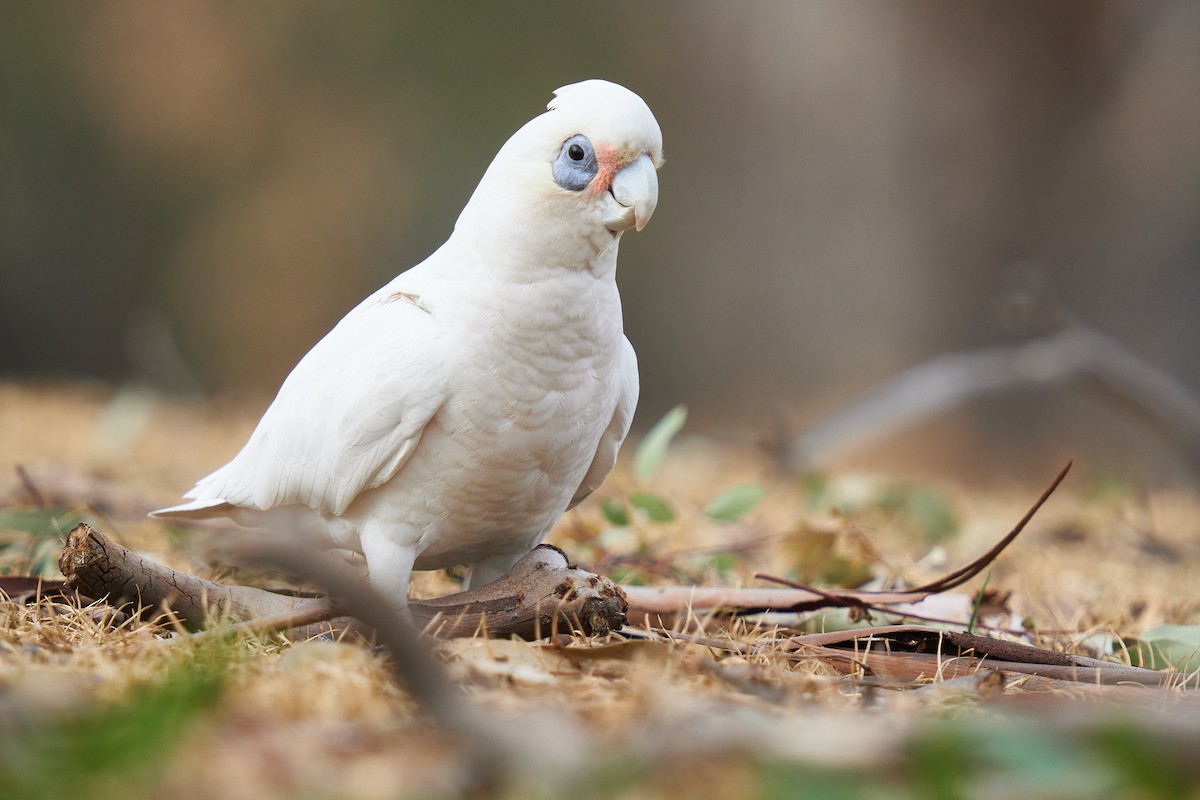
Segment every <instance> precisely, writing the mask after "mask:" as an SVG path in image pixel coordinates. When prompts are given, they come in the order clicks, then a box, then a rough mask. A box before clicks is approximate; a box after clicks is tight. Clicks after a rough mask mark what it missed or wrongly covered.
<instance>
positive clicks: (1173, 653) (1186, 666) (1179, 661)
mask: <svg viewBox="0 0 1200 800" xmlns="http://www.w3.org/2000/svg"><path fill="white" fill-rule="evenodd" d="M1128 644H1129V658H1130V661H1131V662H1132V663H1133V665H1134V666H1137V667H1147V668H1148V669H1174V670H1177V671H1178V672H1193V671H1195V670H1197V669H1200V625H1159V626H1158V627H1157V628H1151V629H1150V630H1148V631H1146V632H1145V633H1143V634H1142V635H1141V636H1139V637H1137V639H1135V640H1133V641H1131V642H1129V643H1128Z"/></svg>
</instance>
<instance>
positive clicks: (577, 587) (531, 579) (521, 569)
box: [409, 544, 629, 639]
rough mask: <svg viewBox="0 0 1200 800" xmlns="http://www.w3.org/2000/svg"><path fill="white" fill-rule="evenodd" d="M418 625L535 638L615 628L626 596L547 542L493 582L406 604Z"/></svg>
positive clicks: (445, 632)
mask: <svg viewBox="0 0 1200 800" xmlns="http://www.w3.org/2000/svg"><path fill="white" fill-rule="evenodd" d="M409 605H410V608H411V609H412V614H413V619H414V620H415V621H416V622H417V624H418V625H421V626H424V627H425V629H426V630H428V631H430V632H431V633H434V634H436V635H437V636H440V637H442V638H454V637H458V636H470V635H472V634H473V633H474V632H476V631H477V630H479V629H480V628H481V626H485V625H486V630H487V631H488V632H489V633H494V632H495V631H503V632H504V633H503V635H505V636H519V637H521V638H523V639H540V638H542V637H545V636H549V635H550V634H551V633H553V632H555V630H554V629H555V628H556V627H557V628H559V629H562V630H568V629H574V630H580V631H582V632H583V633H585V634H588V635H604V634H607V633H609V632H611V631H618V630H620V629H621V628H622V626H624V625H625V623H626V613H627V611H628V607H629V606H628V602H627V600H626V596H625V593H624V592H623V591H622V589H621V587H619V586H617V585H616V584H614V583H613V582H612V581H610V580H609V579H608V578H605V577H603V576H601V575H596V574H593V573H591V572H587V571H586V570H582V569H579V568H578V567H575V566H572V565H571V564H570V562H569V561H568V559H567V554H566V553H564V552H563V551H562V550H560V549H559V548H557V547H554V546H553V545H548V544H543V545H538V546H537V547H535V548H534V549H533V550H532V551H530V552H529V554H528V555H526V556H525V557H524V558H522V559H521V560H520V561H518V562H517V563H516V564H515V565H514V566H513V568H512V569H511V570H509V571H508V573H507V574H506V575H504V576H503V577H501V578H500V579H499V580H497V581H495V582H494V583H491V584H488V585H487V586H483V587H481V588H479V589H474V590H471V591H469V592H459V593H458V594H452V595H448V596H446V597H439V598H435V599H432V600H422V601H420V602H412V603H410V604H409Z"/></svg>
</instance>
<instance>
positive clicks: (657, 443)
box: [633, 406, 687, 483]
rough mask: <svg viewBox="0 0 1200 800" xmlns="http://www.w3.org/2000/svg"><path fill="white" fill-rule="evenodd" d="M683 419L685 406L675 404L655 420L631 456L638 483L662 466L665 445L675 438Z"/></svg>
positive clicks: (665, 450)
mask: <svg viewBox="0 0 1200 800" xmlns="http://www.w3.org/2000/svg"><path fill="white" fill-rule="evenodd" d="M685 420H687V408H686V407H685V406H675V407H674V408H672V409H671V410H670V411H668V412H667V413H666V414H665V415H664V416H663V418H662V419H660V420H659V421H658V422H656V423H655V424H654V427H653V428H651V429H650V432H649V433H647V434H646V436H645V437H644V438H643V439H642V443H641V444H640V445H638V449H637V452H636V453H634V456H633V476H634V477H635V478H636V479H637V480H638V482H639V483H645V482H646V481H648V480H650V479H651V478H652V477H654V473H656V472H658V470H659V468H660V467H662V463H663V460H664V459H665V458H666V457H667V447H668V446H669V445H670V444H671V440H672V439H674V438H675V434H677V433H679V429H680V428H682V427H683V423H684V421H685Z"/></svg>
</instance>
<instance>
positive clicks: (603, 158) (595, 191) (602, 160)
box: [588, 142, 621, 197]
mask: <svg viewBox="0 0 1200 800" xmlns="http://www.w3.org/2000/svg"><path fill="white" fill-rule="evenodd" d="M596 161H597V162H598V163H599V164H600V169H599V170H597V172H596V177H594V178H592V185H591V188H590V189H588V193H589V194H590V195H592V196H593V197H599V196H600V195H602V194H604V193H605V192H607V191H608V187H609V186H612V181H613V176H614V175H616V174H617V169H618V168H619V167H620V166H621V163H620V159H619V157H618V155H617V151H616V149H615V148H613V147H612V146H611V145H608V144H605V143H604V142H600V143H599V144H597V145H596Z"/></svg>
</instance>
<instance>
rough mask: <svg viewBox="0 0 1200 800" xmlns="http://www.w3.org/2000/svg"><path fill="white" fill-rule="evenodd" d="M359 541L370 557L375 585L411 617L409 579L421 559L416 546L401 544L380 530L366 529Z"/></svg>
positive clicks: (363, 550) (372, 581) (368, 557)
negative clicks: (415, 564) (414, 563)
mask: <svg viewBox="0 0 1200 800" xmlns="http://www.w3.org/2000/svg"><path fill="white" fill-rule="evenodd" d="M359 541H360V543H361V544H362V552H363V555H364V556H366V558H367V570H368V571H369V572H370V578H371V585H372V586H373V587H375V588H376V589H377V590H378V591H379V592H380V593H381V594H383V595H384V596H385V597H387V598H389V599H390V600H391V601H392V602H393V603H394V604H395V607H396V608H397V609H399V610H400V611H401V612H403V613H404V615H405V616H406V617H407V616H409V610H408V582H409V579H410V578H411V577H412V569H413V562H414V561H415V560H416V558H417V554H416V551H415V550H413V548H412V547H408V546H405V545H400V544H397V543H396V540H395V538H394V537H393V536H388V535H387V534H386V533H382V532H380V531H377V530H375V531H373V530H367V531H364V532H363V534H362V536H361V537H360V538H359Z"/></svg>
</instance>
